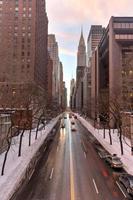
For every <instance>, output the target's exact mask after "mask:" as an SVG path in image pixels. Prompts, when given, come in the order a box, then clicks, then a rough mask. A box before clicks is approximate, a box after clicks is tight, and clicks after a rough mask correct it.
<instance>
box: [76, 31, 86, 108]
mask: <svg viewBox="0 0 133 200" xmlns="http://www.w3.org/2000/svg"><path fill="white" fill-rule="evenodd" d="M85 67H86V46H85V41H84V37H83V32H82V31H81V36H80V40H79V45H78V53H77V70H76V109H77V110H79V111H80V110H82V108H83V102H84V100H83V81H82V78H83V76H84V70H85Z"/></svg>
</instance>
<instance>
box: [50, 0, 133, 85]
mask: <svg viewBox="0 0 133 200" xmlns="http://www.w3.org/2000/svg"><path fill="white" fill-rule="evenodd" d="M46 5H47V14H48V18H49V33H54V34H55V35H56V39H57V41H58V44H59V54H60V60H61V61H62V63H63V65H64V80H65V81H66V83H67V87H69V82H70V79H71V78H72V76H75V70H76V63H77V61H76V60H77V58H76V53H77V46H78V41H79V37H80V32H81V27H82V26H83V30H84V37H85V41H87V36H88V33H89V30H90V26H91V25H92V24H101V25H103V26H105V27H106V26H107V24H108V21H109V18H110V17H111V16H133V0H46Z"/></svg>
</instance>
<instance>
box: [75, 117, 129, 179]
mask: <svg viewBox="0 0 133 200" xmlns="http://www.w3.org/2000/svg"><path fill="white" fill-rule="evenodd" d="M77 117H78V120H79V121H80V122H81V123H82V124H83V125H84V126H85V127H86V128H87V129H88V131H89V132H91V134H92V135H94V137H95V138H96V139H97V140H98V141H99V142H100V143H101V145H102V146H103V147H104V148H105V149H106V150H107V151H108V152H109V153H111V154H114V153H116V154H117V155H118V157H120V158H121V160H122V162H123V164H124V169H125V170H126V171H127V172H128V173H129V174H132V175H133V155H131V148H130V147H129V146H128V145H127V144H126V143H128V144H129V145H130V141H129V139H127V138H126V143H125V141H124V140H123V149H124V155H121V149H120V143H119V137H118V133H117V130H115V132H114V133H113V130H111V135H112V143H113V144H112V145H110V143H109V134H108V130H106V138H105V139H103V129H99V130H98V129H95V128H94V127H93V125H92V123H89V122H88V121H86V120H85V119H84V118H82V117H81V116H79V115H78V114H77Z"/></svg>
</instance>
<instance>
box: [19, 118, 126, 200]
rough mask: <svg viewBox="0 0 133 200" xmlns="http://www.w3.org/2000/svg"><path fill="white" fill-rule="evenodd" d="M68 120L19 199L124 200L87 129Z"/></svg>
mask: <svg viewBox="0 0 133 200" xmlns="http://www.w3.org/2000/svg"><path fill="white" fill-rule="evenodd" d="M71 120H72V119H69V118H68V116H67V119H65V129H61V130H60V132H59V133H57V134H56V137H55V139H54V141H53V143H52V145H51V146H50V148H49V151H48V152H46V153H45V155H44V156H43V158H42V160H41V161H40V164H39V166H38V168H37V170H36V171H35V173H34V174H33V177H32V178H31V180H30V182H29V183H28V185H27V186H26V187H25V188H24V190H23V191H21V193H19V194H18V196H17V198H16V200H124V199H125V197H124V195H123V194H122V192H121V191H120V189H119V188H118V186H117V185H116V182H115V180H114V179H113V177H112V172H111V171H110V170H109V168H108V166H107V165H106V163H105V162H103V160H102V159H101V158H100V157H99V155H98V154H97V152H96V150H95V148H94V147H93V143H92V142H90V140H89V139H88V132H87V130H86V129H85V128H84V127H83V126H82V125H81V124H80V123H79V122H78V121H77V120H75V122H76V123H75V125H74V126H75V127H76V131H74V132H72V131H71Z"/></svg>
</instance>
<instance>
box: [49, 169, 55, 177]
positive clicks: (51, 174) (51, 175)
mask: <svg viewBox="0 0 133 200" xmlns="http://www.w3.org/2000/svg"><path fill="white" fill-rule="evenodd" d="M53 173H54V168H52V170H51V173H50V177H49V179H50V180H51V179H52V178H53Z"/></svg>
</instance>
